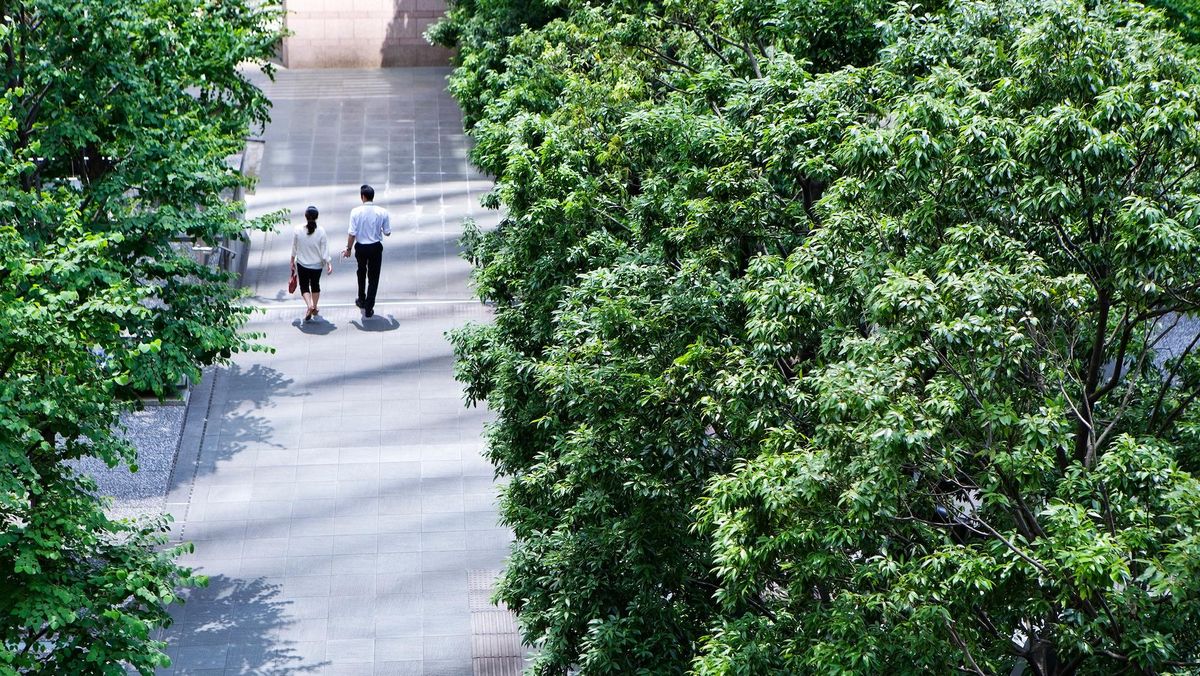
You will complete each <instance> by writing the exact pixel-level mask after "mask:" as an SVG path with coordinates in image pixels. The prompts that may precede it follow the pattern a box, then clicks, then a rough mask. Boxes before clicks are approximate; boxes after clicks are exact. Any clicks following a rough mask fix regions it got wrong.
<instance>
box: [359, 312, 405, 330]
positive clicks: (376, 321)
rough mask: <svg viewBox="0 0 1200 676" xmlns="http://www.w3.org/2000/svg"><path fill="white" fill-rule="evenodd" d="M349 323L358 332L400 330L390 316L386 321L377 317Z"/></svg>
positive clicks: (398, 325) (398, 323)
mask: <svg viewBox="0 0 1200 676" xmlns="http://www.w3.org/2000/svg"><path fill="white" fill-rule="evenodd" d="M350 323H351V324H353V325H354V327H355V328H357V329H358V330H359V331H371V332H379V331H395V330H396V329H398V328H400V322H398V321H396V318H395V317H393V316H392V315H388V316H387V318H386V319H385V318H383V317H381V316H379V315H375V316H374V317H370V318H368V317H363V318H361V319H358V320H351V321H350Z"/></svg>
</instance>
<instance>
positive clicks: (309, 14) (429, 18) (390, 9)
mask: <svg viewBox="0 0 1200 676" xmlns="http://www.w3.org/2000/svg"><path fill="white" fill-rule="evenodd" d="M284 6H285V7H286V9H287V28H288V30H289V31H290V32H291V33H292V35H291V36H290V37H287V38H285V39H284V41H283V53H282V57H283V65H284V66H286V67H288V68H297V69H299V68H379V67H385V68H387V67H393V66H445V65H448V64H449V63H450V50H447V49H444V48H442V47H434V46H432V45H430V44H429V43H427V42H426V41H425V38H424V37H422V34H424V32H425V29H426V28H428V27H429V26H430V24H433V23H435V22H437V21H438V19H440V18H441V16H442V15H443V14H444V13H445V11H446V2H445V0H285V2H284Z"/></svg>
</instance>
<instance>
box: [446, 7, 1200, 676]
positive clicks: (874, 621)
mask: <svg viewBox="0 0 1200 676" xmlns="http://www.w3.org/2000/svg"><path fill="white" fill-rule="evenodd" d="M563 6H564V7H565V12H564V14H563V15H562V16H561V17H560V18H558V19H556V20H553V21H550V22H548V23H545V24H544V25H541V26H529V27H527V28H525V29H523V30H520V31H518V32H515V33H514V34H512V35H510V36H508V37H506V38H505V39H504V40H503V50H504V54H505V55H506V56H505V58H504V59H503V60H502V61H499V62H498V61H495V60H488V59H487V58H486V55H484V56H477V55H475V54H474V53H473V51H472V50H475V49H481V50H487V49H494V47H491V46H486V45H484V46H480V45H479V44H471V45H466V46H465V47H464V49H465V50H466V54H464V55H463V56H462V58H463V63H464V64H468V63H470V64H475V63H482V62H486V63H488V64H490V65H489V68H490V69H491V70H489V71H488V73H487V74H486V77H484V78H483V81H486V82H488V83H490V84H494V85H495V86H494V87H493V88H491V89H488V90H487V92H486V94H487V96H488V97H489V98H488V99H487V100H484V101H477V100H475V101H468V102H467V104H468V105H473V106H476V107H477V109H478V110H481V111H482V112H481V113H480V114H479V115H478V120H477V121H476V122H475V123H474V126H473V128H472V134H473V135H474V137H475V138H476V140H477V142H478V143H477V146H476V148H475V150H474V155H473V159H474V160H475V161H476V163H477V164H479V165H480V166H482V167H484V168H485V169H487V170H489V171H491V172H492V173H494V174H495V175H496V177H497V190H496V192H495V193H494V195H493V197H492V198H491V202H492V204H494V205H502V206H503V207H504V208H506V209H507V211H508V214H507V218H506V219H505V220H504V221H503V222H502V223H501V224H500V226H499V228H498V229H497V230H496V231H494V232H489V233H479V232H469V233H468V237H467V238H466V242H467V244H468V254H469V255H470V256H471V257H472V259H473V260H474V261H475V263H476V265H477V270H476V274H475V282H476V285H477V289H478V291H479V293H480V295H481V297H483V298H484V299H487V300H490V301H493V302H495V303H496V306H497V314H496V321H495V323H494V325H491V326H476V327H471V328H469V329H467V330H464V331H462V332H460V333H458V334H457V335H456V336H455V342H456V347H457V352H458V355H459V359H460V363H459V374H460V377H461V378H462V379H463V380H464V381H465V382H466V383H467V393H468V396H469V398H471V399H474V400H479V399H486V400H487V402H488V404H489V405H490V406H491V407H492V408H494V409H495V410H496V411H497V414H498V419H497V423H496V424H495V425H494V426H493V427H492V429H491V431H490V442H491V443H490V453H491V457H492V459H493V460H494V462H495V463H496V466H497V471H498V473H499V474H501V475H505V476H509V477H511V483H510V484H509V487H508V488H507V489H506V491H505V494H504V498H503V505H502V509H503V515H504V518H505V519H506V521H507V522H508V523H509V524H511V525H512V527H513V529H514V531H515V534H516V543H515V545H514V550H513V557H512V560H511V561H510V563H509V566H508V568H507V570H506V571H505V575H504V578H503V580H502V582H501V585H500V590H499V596H500V597H501V598H502V599H503V600H504V601H505V602H506V603H507V604H509V605H510V606H511V607H513V608H515V609H516V610H517V611H518V615H519V618H520V620H521V622H522V625H523V627H524V629H525V632H526V638H527V639H528V640H530V641H533V642H538V643H539V644H540V647H541V651H540V654H539V657H538V662H537V663H536V664H535V670H536V671H541V672H543V673H559V672H562V671H565V670H567V669H569V668H571V667H572V666H575V667H579V668H581V670H582V671H583V672H585V673H636V672H644V673H680V672H684V671H689V670H691V671H694V672H696V673H714V674H715V673H772V672H790V673H809V672H814V671H820V672H838V673H843V672H845V673H916V672H928V671H933V672H945V671H955V670H966V671H968V672H970V673H1007V672H1008V671H1010V670H1011V669H1013V668H1014V666H1016V665H1017V663H1018V662H1024V663H1026V664H1027V666H1028V667H1029V668H1030V670H1031V671H1032V673H1038V674H1047V675H1048V674H1070V673H1114V672H1119V671H1121V670H1127V671H1129V672H1130V673H1162V672H1169V671H1178V670H1183V669H1187V668H1190V666H1189V665H1193V664H1194V663H1195V662H1196V661H1198V660H1200V645H1198V643H1197V641H1198V636H1197V633H1196V632H1195V631H1194V629H1193V628H1194V627H1196V626H1200V623H1198V621H1197V620H1198V619H1200V618H1198V617H1197V614H1198V613H1200V599H1198V598H1197V591H1198V589H1197V582H1196V581H1197V580H1198V579H1200V577H1197V575H1196V573H1197V566H1198V565H1200V545H1198V542H1200V540H1197V537H1196V531H1195V529H1196V527H1197V524H1198V523H1200V521H1198V519H1197V517H1198V516H1200V491H1198V488H1200V487H1198V486H1197V484H1196V481H1195V479H1194V477H1193V475H1194V473H1195V472H1196V470H1197V468H1196V463H1197V461H1198V460H1200V454H1198V448H1197V446H1196V441H1197V439H1196V435H1195V417H1196V409H1195V407H1194V403H1195V400H1196V398H1197V397H1198V396H1200V394H1198V390H1200V370H1198V367H1200V361H1198V360H1197V358H1196V357H1195V355H1194V349H1195V347H1196V343H1197V341H1193V340H1191V337H1192V336H1193V335H1195V334H1194V330H1193V329H1188V327H1189V326H1191V325H1192V323H1191V320H1190V319H1188V314H1189V313H1192V312H1195V311H1196V309H1197V308H1196V304H1197V302H1198V300H1200V297H1198V296H1197V295H1196V294H1197V293H1198V291H1200V287H1198V286H1197V285H1196V283H1195V280H1196V279H1198V278H1200V274H1198V273H1200V270H1197V264H1198V263H1197V261H1200V258H1197V256H1196V246H1197V237H1198V236H1200V227H1198V224H1197V221H1196V216H1195V214H1196V213H1200V211H1196V210H1195V197H1194V195H1195V194H1196V188H1197V185H1196V174H1195V170H1196V168H1197V166H1200V163H1198V162H1197V159H1198V153H1197V151H1198V149H1200V146H1197V140H1198V137H1197V131H1198V130H1197V127H1196V124H1195V120H1196V115H1197V112H1198V111H1197V104H1196V101H1197V98H1196V95H1197V93H1198V92H1197V89H1196V86H1197V82H1198V80H1197V78H1198V75H1197V66H1196V63H1195V62H1194V61H1192V60H1190V58H1188V57H1186V56H1185V55H1184V54H1182V53H1181V48H1180V46H1179V40H1178V36H1177V35H1175V34H1174V33H1171V32H1169V31H1167V30H1165V29H1164V27H1163V21H1162V17H1161V15H1159V14H1157V13H1155V12H1152V11H1148V10H1145V9H1144V8H1142V7H1141V6H1139V5H1135V4H1131V3H1125V2H1101V3H1084V2H1071V1H1064V0H1002V1H1000V2H950V3H947V4H945V5H944V6H943V5H941V4H937V5H933V6H928V7H920V6H913V5H907V4H898V5H894V6H893V5H891V4H886V5H885V4H884V3H866V2H827V3H745V2H736V3H734V2H729V3H724V2H717V3H689V2H672V3H662V4H653V5H649V6H647V5H643V4H639V5H637V6H633V5H625V4H623V3H607V4H605V5H604V6H603V7H594V6H589V5H587V4H584V3H567V4H565V5H563ZM452 17H453V18H452V21H457V22H460V23H464V24H469V21H470V20H471V18H470V13H469V12H460V13H459V14H457V15H452ZM880 19H886V20H885V21H883V22H881V23H878V24H877V23H876V22H877V21H878V20H880ZM473 58H478V59H481V60H480V61H471V59H473ZM497 63H499V64H500V65H496V64H497ZM455 78H471V81H472V82H478V81H480V78H481V74H480V73H479V72H477V71H472V72H466V73H464V72H462V71H461V70H460V71H459V72H458V73H456V75H455ZM477 93H478V94H480V95H482V94H483V93H484V92H482V90H480V89H478V88H475V87H469V88H464V89H460V90H458V94H459V95H460V96H464V95H466V96H470V95H475V94H477ZM1189 331H1192V332H1190V333H1189ZM1181 335H1182V336H1185V337H1186V338H1185V339H1183V340H1179V336H1181ZM1168 344H1173V345H1175V347H1174V348H1172V349H1170V350H1168V349H1165V347H1164V346H1166V345H1168Z"/></svg>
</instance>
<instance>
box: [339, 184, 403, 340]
mask: <svg viewBox="0 0 1200 676" xmlns="http://www.w3.org/2000/svg"><path fill="white" fill-rule="evenodd" d="M358 196H359V198H360V199H362V202H363V203H362V206H358V207H354V211H351V212H350V231H349V236H348V237H347V238H346V250H345V251H343V252H342V258H349V257H350V250H351V249H353V250H354V259H355V260H356V261H358V298H356V299H355V300H354V304H355V305H357V306H358V307H360V308H362V311H363V316H364V317H372V316H374V315H375V292H376V291H378V290H379V267H380V266H381V265H383V238H384V237H391V236H392V219H391V216H389V215H388V212H387V209H384V208H383V207H379V206H375V202H374V200H375V189H374V188H372V187H371V186H369V185H363V186H362V187H361V188H359V189H358Z"/></svg>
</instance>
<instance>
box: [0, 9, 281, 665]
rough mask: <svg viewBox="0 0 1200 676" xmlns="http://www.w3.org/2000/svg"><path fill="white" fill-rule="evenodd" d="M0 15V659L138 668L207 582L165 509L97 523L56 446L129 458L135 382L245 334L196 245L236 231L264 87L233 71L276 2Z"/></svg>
mask: <svg viewBox="0 0 1200 676" xmlns="http://www.w3.org/2000/svg"><path fill="white" fill-rule="evenodd" d="M0 10H2V11H0V15H2V16H3V17H4V20H3V24H2V25H0V47H2V55H0V78H2V80H3V82H4V95H3V98H2V99H0V167H2V169H0V461H2V463H3V465H4V467H5V472H3V473H2V474H0V671H9V672H11V671H15V672H18V673H26V672H48V673H125V670H126V668H127V667H131V668H133V669H135V670H138V671H140V672H142V673H149V672H151V671H152V670H153V669H154V668H155V667H156V666H163V665H166V664H168V660H167V659H166V657H165V655H164V654H163V653H162V649H163V645H162V644H161V643H160V642H158V641H155V640H153V634H152V632H153V630H154V629H155V628H156V627H159V626H162V625H163V624H164V623H165V622H166V621H167V619H168V616H167V614H166V607H167V606H168V605H169V604H170V603H172V602H174V601H176V600H177V596H176V594H177V589H178V587H180V586H181V585H188V584H194V583H197V582H199V581H200V579H199V578H197V577H196V576H194V575H193V574H192V572H191V571H190V570H188V569H186V568H182V567H180V566H178V565H177V564H176V563H175V561H174V559H175V558H176V556H177V555H178V554H180V553H181V552H182V551H183V550H184V547H164V546H163V545H164V544H165V543H166V537H165V533H166V528H167V523H166V521H165V520H164V519H148V520H144V521H137V522H131V521H116V520H112V519H109V518H108V517H106V516H105V514H104V511H103V503H102V502H101V501H100V500H99V499H98V498H97V497H96V496H95V493H94V489H95V486H94V484H93V483H92V482H91V481H90V480H89V479H88V478H87V477H84V476H80V475H79V474H77V473H76V472H75V471H74V470H73V469H72V468H71V467H70V466H69V465H68V464H67V462H68V461H69V460H72V459H75V458H79V457H82V456H85V455H87V456H96V457H100V458H102V459H104V460H105V461H106V462H108V463H109V464H110V465H116V464H118V463H122V462H124V463H130V464H132V463H133V462H134V459H135V457H136V456H135V452H134V449H132V448H131V447H130V446H129V444H128V443H126V442H124V441H122V440H121V438H120V437H119V435H118V434H116V430H115V425H116V424H117V421H118V416H119V415H120V414H121V413H122V412H124V411H128V410H130V409H131V408H132V407H133V406H135V403H134V402H135V401H136V400H135V398H134V395H135V393H136V392H144V391H151V392H156V393H159V394H160V395H161V394H163V393H164V392H166V391H167V390H168V389H169V388H171V387H173V386H174V384H175V383H177V382H178V381H179V379H180V378H181V377H182V376H184V375H188V376H192V377H197V376H198V373H199V371H198V370H199V368H200V367H201V366H204V365H207V364H213V363H217V362H220V361H221V360H223V359H226V358H228V357H229V356H230V355H231V354H232V353H233V352H234V351H239V350H243V349H246V348H247V347H248V346H249V342H248V341H251V340H253V336H247V335H241V334H239V328H240V327H241V326H242V325H243V323H244V320H245V317H246V315H247V313H248V312H249V310H248V309H247V308H244V307H241V306H239V305H238V298H239V296H240V292H239V291H237V290H236V289H235V288H233V286H232V285H231V284H230V277H229V275H228V274H226V273H224V272H222V271H220V270H214V269H212V268H209V267H207V266H205V265H203V264H201V263H199V262H196V261H195V260H193V258H192V256H191V251H190V248H191V242H192V241H203V242H219V241H221V240H222V238H224V237H230V236H239V235H240V233H241V232H242V230H243V227H245V226H246V225H247V224H246V223H245V222H243V221H242V220H241V215H240V206H239V205H236V204H229V203H226V202H225V201H224V200H223V199H222V197H221V194H222V192H223V191H227V190H229V189H232V188H234V187H235V186H238V185H243V184H245V178H244V177H242V176H240V175H239V174H238V173H237V171H235V170H233V169H230V168H229V167H228V166H227V164H226V158H227V157H228V156H230V155H233V154H235V153H237V152H239V151H240V149H241V147H242V145H243V143H244V140H243V139H244V137H245V136H246V134H247V133H248V130H249V127H250V125H251V124H261V123H263V122H264V121H265V120H266V119H267V105H268V103H267V101H266V99H265V97H264V96H263V95H262V94H261V92H259V91H258V90H257V89H256V88H255V87H253V86H252V85H251V84H250V83H249V82H248V81H247V80H246V79H245V78H244V77H243V75H242V74H241V72H240V71H239V70H238V67H239V64H242V63H247V62H249V63H259V64H264V63H265V62H266V59H267V58H268V57H269V56H270V55H271V54H272V52H273V49H274V45H275V43H276V40H277V38H278V32H277V28H276V27H277V26H278V25H280V24H279V21H278V20H279V18H280V15H279V8H278V6H277V3H272V2H265V3H260V2H241V1H239V2H211V1H206V0H160V1H156V2H150V3H147V2H133V1H124V0H115V1H113V2H103V3H95V2H80V1H75V2H72V1H65V0H25V1H18V2H7V3H0ZM270 223H271V220H270V219H264V220H259V221H255V222H251V223H249V226H250V227H267V226H269V225H270ZM134 468H135V469H136V466H134Z"/></svg>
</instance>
